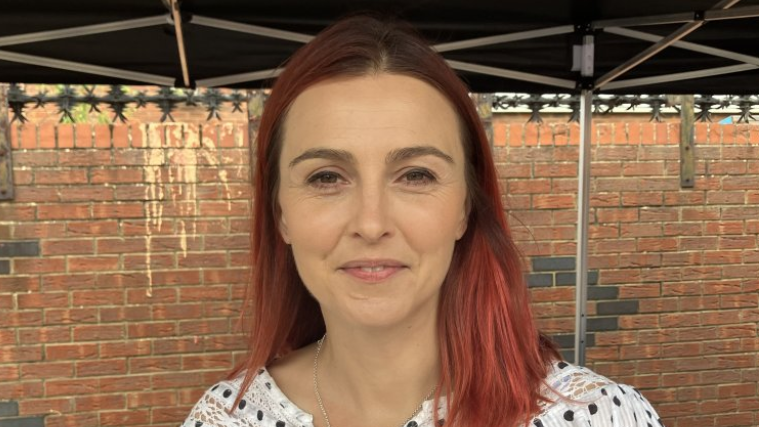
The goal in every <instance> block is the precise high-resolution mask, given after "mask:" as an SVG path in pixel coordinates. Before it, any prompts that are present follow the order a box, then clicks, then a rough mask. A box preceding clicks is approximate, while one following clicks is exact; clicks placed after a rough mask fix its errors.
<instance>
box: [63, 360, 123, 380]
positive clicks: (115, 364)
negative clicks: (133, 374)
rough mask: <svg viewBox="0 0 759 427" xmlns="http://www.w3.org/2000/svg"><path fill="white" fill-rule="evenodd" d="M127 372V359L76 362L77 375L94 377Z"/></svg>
mask: <svg viewBox="0 0 759 427" xmlns="http://www.w3.org/2000/svg"><path fill="white" fill-rule="evenodd" d="M126 373H127V367H126V360H123V359H116V360H114V359H111V360H90V361H82V362H77V363H76V376H77V377H79V378H81V377H92V376H105V375H125V374H126Z"/></svg>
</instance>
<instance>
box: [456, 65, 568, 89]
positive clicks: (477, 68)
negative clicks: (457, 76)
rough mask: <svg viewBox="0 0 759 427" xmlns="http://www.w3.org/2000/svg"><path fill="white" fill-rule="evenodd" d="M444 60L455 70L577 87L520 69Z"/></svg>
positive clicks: (555, 78) (561, 80)
mask: <svg viewBox="0 0 759 427" xmlns="http://www.w3.org/2000/svg"><path fill="white" fill-rule="evenodd" d="M445 62H447V63H448V65H450V66H451V68H453V69H455V70H461V71H471V72H474V73H479V74H485V75H489V76H498V77H505V78H508V79H514V80H522V81H526V82H533V83H541V84H545V85H549V86H555V87H560V88H564V89H574V88H576V87H577V83H576V82H574V81H573V80H566V79H560V78H557V77H550V76H543V75H540V74H530V73H524V72H521V71H514V70H508V69H505V68H497V67H488V66H485V65H479V64H471V63H469V62H461V61H454V60H450V59H446V60H445Z"/></svg>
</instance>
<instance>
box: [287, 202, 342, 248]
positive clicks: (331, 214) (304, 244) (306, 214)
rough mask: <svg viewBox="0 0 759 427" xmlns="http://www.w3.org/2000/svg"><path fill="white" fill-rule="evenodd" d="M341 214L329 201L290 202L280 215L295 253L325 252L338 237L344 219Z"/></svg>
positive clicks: (332, 245)
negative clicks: (325, 202)
mask: <svg viewBox="0 0 759 427" xmlns="http://www.w3.org/2000/svg"><path fill="white" fill-rule="evenodd" d="M340 214H341V212H340V211H339V210H335V209H334V208H333V207H331V206H330V205H329V204H323V203H321V204H319V203H316V204H314V203H297V202H296V203H289V204H288V209H287V211H284V210H283V213H282V215H283V218H284V219H285V221H286V223H287V230H288V234H289V237H290V243H291V244H292V246H293V250H294V251H295V254H296V255H297V254H299V253H302V254H303V255H306V256H318V255H319V254H320V253H323V254H322V255H326V253H327V252H328V251H329V250H330V249H331V248H333V247H334V246H335V245H336V244H337V241H338V240H339V238H340V233H341V231H342V226H341V223H342V222H343V220H342V219H341V218H340Z"/></svg>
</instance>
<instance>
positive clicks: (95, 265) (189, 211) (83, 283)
mask: <svg viewBox="0 0 759 427" xmlns="http://www.w3.org/2000/svg"><path fill="white" fill-rule="evenodd" d="M12 133H13V137H12V141H13V162H14V169H15V180H16V188H15V189H16V199H15V200H14V201H12V202H3V203H0V241H2V242H4V243H6V248H7V247H10V245H11V244H15V245H16V248H17V249H18V248H20V247H22V246H20V245H25V246H24V247H26V248H30V247H32V248H33V247H34V246H35V245H37V248H38V249H37V251H38V253H37V254H34V253H33V252H34V249H31V252H32V255H33V256H22V255H23V254H22V255H18V254H17V256H11V257H10V258H9V260H10V274H4V275H0V310H2V315H1V316H0V346H1V347H0V400H13V401H17V402H18V405H19V412H20V414H21V415H28V416H30V415H35V414H49V415H48V416H47V417H46V425H47V426H48V427H51V426H77V427H84V426H99V425H102V426H107V425H113V426H122V425H154V426H159V425H165V426H169V425H176V424H177V423H178V420H180V419H182V418H183V417H184V416H185V415H186V413H187V412H188V410H189V407H190V406H191V404H192V403H194V402H195V401H196V400H197V398H198V397H199V394H200V392H201V390H202V389H203V388H204V387H206V386H207V385H208V384H210V383H212V382H214V381H216V380H217V379H218V378H220V377H221V376H222V375H223V374H224V373H225V372H227V371H228V370H229V369H230V368H231V367H232V366H233V363H234V359H235V357H237V356H238V355H239V353H240V352H241V351H243V350H244V348H245V344H244V342H243V340H242V339H241V337H240V336H239V334H237V331H238V329H237V328H236V327H235V325H236V317H237V314H238V310H239V307H238V301H239V299H240V297H241V294H242V292H243V289H244V283H245V282H246V281H247V277H248V272H249V270H248V269H247V268H246V266H247V264H248V256H247V249H248V248H249V241H248V230H249V221H248V215H249V206H248V200H249V198H250V187H249V184H248V182H249V178H248V177H249V170H248V142H247V141H248V138H247V125H245V126H240V125H234V124H227V123H224V124H208V125H198V124H168V125H131V126H128V125H118V126H113V127H111V126H108V125H95V126H90V125H58V126H54V125H52V124H50V123H45V124H41V125H39V126H37V125H35V124H27V125H24V126H20V127H19V126H15V125H14V126H13V129H12ZM27 252H29V251H27Z"/></svg>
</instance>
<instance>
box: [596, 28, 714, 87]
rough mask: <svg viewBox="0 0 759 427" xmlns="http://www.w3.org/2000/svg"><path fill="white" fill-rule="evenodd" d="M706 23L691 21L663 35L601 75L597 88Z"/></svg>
mask: <svg viewBox="0 0 759 427" xmlns="http://www.w3.org/2000/svg"><path fill="white" fill-rule="evenodd" d="M702 25H704V22H703V21H698V22H689V23H687V24H685V25H683V26H682V27H680V28H678V29H677V30H675V31H674V32H673V33H672V34H670V35H668V36H666V37H663V38H662V39H661V40H659V41H658V42H656V43H654V44H653V45H651V46H649V47H648V48H646V49H645V50H643V51H642V52H640V53H639V54H637V55H635V56H633V57H632V58H630V59H629V60H627V61H625V62H623V63H622V64H620V65H618V66H616V67H615V68H614V69H613V70H611V71H609V72H608V73H606V74H604V75H603V76H601V77H599V78H598V79H597V80H596V83H595V86H596V88H599V89H600V88H602V87H604V85H606V84H607V83H609V82H611V81H612V80H614V79H616V78H617V77H619V76H621V75H622V74H624V73H626V72H628V71H630V70H631V69H633V68H635V67H636V66H638V65H640V64H641V63H643V62H645V61H646V60H648V59H649V58H651V57H652V56H654V55H656V54H657V53H659V52H661V51H663V50H664V49H666V48H668V47H669V46H671V45H672V44H673V43H675V42H676V41H678V40H680V39H681V38H683V37H685V36H687V35H688V34H690V33H692V32H693V31H695V30H696V29H698V27H700V26H702Z"/></svg>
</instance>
